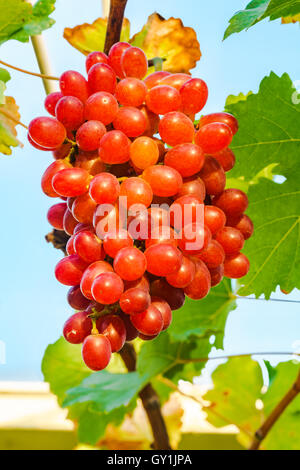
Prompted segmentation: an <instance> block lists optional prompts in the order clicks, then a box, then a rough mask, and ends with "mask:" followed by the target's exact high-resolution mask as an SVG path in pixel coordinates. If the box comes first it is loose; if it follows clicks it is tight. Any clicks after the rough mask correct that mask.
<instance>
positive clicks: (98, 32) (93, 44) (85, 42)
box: [64, 18, 130, 55]
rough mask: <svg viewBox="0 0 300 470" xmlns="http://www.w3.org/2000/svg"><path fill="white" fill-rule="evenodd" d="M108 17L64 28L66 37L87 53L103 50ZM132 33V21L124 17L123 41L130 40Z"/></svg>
mask: <svg viewBox="0 0 300 470" xmlns="http://www.w3.org/2000/svg"><path fill="white" fill-rule="evenodd" d="M106 28H107V18H105V19H104V18H98V19H97V20H95V21H94V22H93V23H92V24H89V23H84V24H81V25H78V26H75V27H74V28H65V29H64V38H65V39H66V40H67V41H68V42H69V43H70V44H71V46H73V47H75V49H78V50H79V51H80V52H82V53H83V54H85V55H88V54H89V53H90V52H93V51H103V49H104V42H105V34H106ZM129 34H130V22H129V20H128V19H127V18H124V21H123V27H122V32H121V41H126V42H128V40H129Z"/></svg>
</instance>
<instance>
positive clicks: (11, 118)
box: [0, 96, 20, 155]
mask: <svg viewBox="0 0 300 470" xmlns="http://www.w3.org/2000/svg"><path fill="white" fill-rule="evenodd" d="M4 99H5V102H4V104H2V105H1V106H0V152H1V153H4V154H5V155H11V153H12V151H11V148H10V147H17V146H18V145H20V142H19V141H18V139H16V136H17V131H16V125H17V122H18V121H19V120H20V114H19V111H18V110H19V106H17V104H16V102H15V99H14V98H13V97H12V96H5V97H4Z"/></svg>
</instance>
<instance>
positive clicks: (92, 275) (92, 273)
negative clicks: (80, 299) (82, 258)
mask: <svg viewBox="0 0 300 470" xmlns="http://www.w3.org/2000/svg"><path fill="white" fill-rule="evenodd" d="M105 272H113V268H112V267H111V265H110V264H109V263H107V262H106V261H95V262H94V263H92V264H90V265H89V266H88V267H87V269H86V270H85V271H84V273H83V276H82V279H81V282H80V289H81V292H82V293H83V295H84V296H85V297H86V298H87V299H90V300H93V296H92V292H91V289H92V284H93V282H94V280H95V279H96V277H97V276H99V275H100V274H102V273H105Z"/></svg>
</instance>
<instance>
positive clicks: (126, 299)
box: [119, 287, 151, 315]
mask: <svg viewBox="0 0 300 470" xmlns="http://www.w3.org/2000/svg"><path fill="white" fill-rule="evenodd" d="M150 303H151V297H150V294H149V291H147V290H145V289H140V288H137V287H132V288H131V289H127V290H125V291H124V292H123V294H122V295H121V297H120V300H119V304H120V307H121V310H122V311H123V312H124V313H126V314H127V315H134V314H136V313H141V312H143V311H144V310H146V309H147V308H148V307H149V305H150Z"/></svg>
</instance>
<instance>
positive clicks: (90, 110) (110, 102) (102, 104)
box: [84, 91, 119, 126]
mask: <svg viewBox="0 0 300 470" xmlns="http://www.w3.org/2000/svg"><path fill="white" fill-rule="evenodd" d="M118 110H119V106H118V102H117V100H116V98H115V97H114V96H113V95H112V94H111V93H107V92H105V91H99V92H97V93H94V94H92V95H91V96H89V97H88V99H87V101H86V103H85V110H84V115H85V119H87V120H88V121H90V120H95V121H101V122H102V123H103V124H104V125H105V126H107V125H108V124H110V123H111V122H112V121H113V120H114V119H115V117H116V115H117V113H118Z"/></svg>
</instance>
